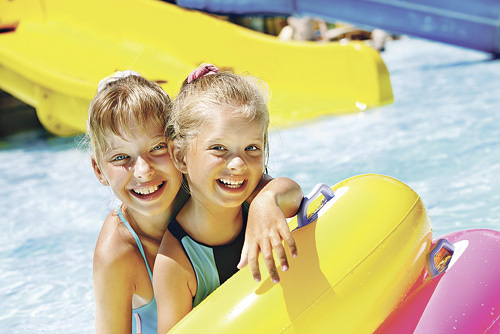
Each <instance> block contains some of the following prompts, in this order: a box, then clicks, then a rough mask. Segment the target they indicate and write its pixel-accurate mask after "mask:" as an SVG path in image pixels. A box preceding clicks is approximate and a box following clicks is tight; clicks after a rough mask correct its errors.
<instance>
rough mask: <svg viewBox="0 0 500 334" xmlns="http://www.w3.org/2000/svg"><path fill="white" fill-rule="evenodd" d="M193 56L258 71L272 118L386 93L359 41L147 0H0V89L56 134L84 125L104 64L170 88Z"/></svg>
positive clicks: (376, 64) (367, 102) (350, 104)
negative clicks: (290, 35)
mask: <svg viewBox="0 0 500 334" xmlns="http://www.w3.org/2000/svg"><path fill="white" fill-rule="evenodd" d="M203 62H208V63H213V64H215V65H217V66H219V67H229V68H233V69H235V70H236V71H240V72H249V73H251V74H252V75H254V76H257V77H259V78H261V79H263V80H265V81H266V82H267V83H268V84H269V87H270V91H271V100H270V103H269V109H270V113H271V122H272V125H273V126H275V127H287V126H292V125H294V124H296V123H298V122H303V121H305V120H310V119H314V118H316V117H318V116H321V115H328V114H342V113H348V112H353V111H358V110H364V109H365V108H370V107H374V106H380V105H383V104H387V103H391V102H392V100H393V95H392V89H391V84H390V79H389V73H388V71H387V68H386V66H385V64H384V62H383V61H382V59H381V58H380V56H379V54H378V53H377V52H376V51H375V50H373V49H372V48H370V47H368V46H366V45H364V44H363V43H357V42H351V43H344V44H341V43H317V42H283V41H280V40H279V39H278V38H277V37H274V36H268V35H265V34H262V33H259V32H255V31H252V30H249V29H246V28H243V27H240V26H237V25H234V24H231V23H229V22H227V21H225V20H222V19H220V18H216V17H213V16H210V15H207V14H203V13H200V12H196V11H192V10H186V9H183V8H180V7H177V6H175V5H171V4H169V3H166V2H162V1H156V0H86V1H67V0H37V1H35V0H0V89H2V90H4V91H6V92H8V93H10V94H11V95H13V96H15V97H17V98H18V99H20V100H22V101H24V102H25V103H27V104H29V105H31V106H33V107H35V108H36V110H37V115H38V117H39V119H40V121H41V123H42V124H43V125H44V126H45V127H46V129H47V130H48V131H50V132H52V133H54V134H56V135H60V136H70V135H75V134H78V133H82V132H84V131H85V120H86V117H87V107H88V104H89V102H90V100H91V99H92V97H93V96H94V94H95V91H96V88H97V84H98V82H99V80H101V79H102V78H103V77H105V76H107V75H109V74H111V73H113V72H114V71H117V70H124V69H133V70H135V71H137V72H139V73H141V74H142V75H144V76H145V77H147V78H148V79H151V80H156V81H159V82H160V83H161V86H162V87H163V89H165V91H167V93H169V94H170V95H171V96H172V97H175V95H176V93H177V91H178V89H179V86H180V83H181V82H182V80H183V79H184V78H185V77H186V76H187V75H188V74H189V72H190V71H191V70H193V69H194V68H195V67H196V66H198V65H199V64H200V63H203Z"/></svg>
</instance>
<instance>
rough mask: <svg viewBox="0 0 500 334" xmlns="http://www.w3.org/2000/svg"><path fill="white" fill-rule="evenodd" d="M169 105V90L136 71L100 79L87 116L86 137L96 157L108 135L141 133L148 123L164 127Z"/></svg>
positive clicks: (143, 132)
mask: <svg viewBox="0 0 500 334" xmlns="http://www.w3.org/2000/svg"><path fill="white" fill-rule="evenodd" d="M120 73H123V72H120ZM171 107H172V102H171V100H170V97H169V96H168V94H167V93H166V92H165V91H164V90H163V89H162V88H161V87H160V86H159V85H158V84H156V83H155V82H153V81H150V80H147V79H145V78H144V77H142V76H140V75H139V74H132V75H127V76H119V75H118V76H111V77H109V78H106V79H103V81H101V83H100V84H99V89H98V92H97V93H96V95H95V96H94V98H93V99H92V101H91V102H90V105H89V109H88V119H87V137H88V141H89V142H90V146H91V148H92V151H93V154H94V155H95V157H96V159H97V161H98V162H99V161H100V157H101V156H102V154H103V153H104V152H105V151H106V149H107V148H108V146H109V144H108V142H107V138H108V137H109V135H112V134H114V135H117V136H123V135H127V136H132V137H135V136H141V135H143V134H145V133H147V127H148V125H150V124H153V125H155V126H159V127H161V128H162V129H165V128H166V126H167V123H168V119H169V114H170V110H171ZM131 125H133V128H131ZM137 129H138V130H139V131H138V132H137Z"/></svg>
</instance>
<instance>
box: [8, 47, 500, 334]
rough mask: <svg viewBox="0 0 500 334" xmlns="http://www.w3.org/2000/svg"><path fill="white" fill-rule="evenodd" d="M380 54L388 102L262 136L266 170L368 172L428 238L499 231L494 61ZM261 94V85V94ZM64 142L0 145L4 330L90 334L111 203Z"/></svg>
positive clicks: (461, 53) (455, 54)
mask: <svg viewBox="0 0 500 334" xmlns="http://www.w3.org/2000/svg"><path fill="white" fill-rule="evenodd" d="M382 56H383V58H384V60H385V62H386V65H387V67H388V68H389V71H390V73H391V81H392V85H393V90H394V95H395V102H394V104H392V105H388V106H384V107H380V108H377V109H371V110H368V111H366V112H363V113H359V114H351V115H346V116H341V117H334V118H323V119H321V120H317V121H315V122H311V123H307V124H304V125H302V126H300V127H296V128H293V129H287V130H276V129H274V130H273V131H272V135H271V159H270V163H269V167H270V168H269V169H270V173H271V174H272V175H273V176H288V177H291V178H293V179H295V180H296V181H298V182H299V184H300V185H301V186H302V188H303V189H304V192H305V193H307V192H309V191H310V190H311V189H312V187H313V186H314V185H315V184H316V183H320V182H322V183H327V184H329V185H333V184H335V183H337V182H339V181H341V180H343V179H345V178H347V177H350V176H353V175H356V174H363V173H379V174H386V175H389V176H393V177H396V178H398V179H400V180H401V181H403V182H405V183H407V184H408V185H409V186H411V187H412V188H413V189H414V190H415V191H416V192H417V193H419V194H420V196H421V197H422V199H423V202H424V203H425V205H426V206H427V208H428V210H429V214H430V216H431V221H432V224H433V229H434V235H435V236H438V235H441V234H444V233H447V232H451V231H455V230H459V229H465V228H478V227H481V228H494V229H500V194H499V191H498V189H500V96H499V94H498V93H499V92H500V60H495V61H492V60H491V59H490V56H489V55H487V54H484V53H480V52H475V51H470V50H465V49H460V48H456V47H451V46H445V45H442V44H438V43H431V42H427V41H422V40H418V39H402V40H398V41H394V42H389V43H388V44H387V46H386V51H385V52H384V53H383V55H382ZM271 89H272V87H271ZM76 147H77V144H76V141H75V138H69V139H68V138H47V137H46V136H45V134H44V133H43V132H30V133H25V134H19V135H16V136H12V137H8V138H3V139H0V172H1V175H2V177H1V178H0V189H1V190H0V214H1V217H2V218H1V219H0V228H1V229H2V232H3V233H2V234H1V235H0V265H1V268H2V275H1V278H0V298H1V300H2V302H1V303H0V308H1V309H0V324H1V327H2V328H3V330H4V331H7V332H13V333H92V332H93V330H94V329H93V326H94V324H93V319H94V315H93V312H94V311H93V290H92V254H93V249H94V245H95V241H96V239H97V235H98V233H99V228H100V226H101V223H102V221H103V220H104V218H105V216H106V215H107V213H108V211H109V210H110V209H112V208H114V207H115V206H116V205H117V202H116V201H115V200H114V199H113V198H112V196H111V192H110V190H109V189H108V188H106V187H103V186H102V185H101V184H100V183H99V182H98V181H97V180H96V178H95V177H94V175H93V172H92V170H91V168H90V162H89V156H88V153H87V152H85V151H84V150H81V149H76Z"/></svg>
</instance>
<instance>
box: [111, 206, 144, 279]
mask: <svg viewBox="0 0 500 334" xmlns="http://www.w3.org/2000/svg"><path fill="white" fill-rule="evenodd" d="M116 212H117V213H118V217H120V220H121V221H122V223H123V225H125V227H126V228H127V229H128V230H129V232H130V234H132V236H133V237H134V239H135V243H136V244H137V247H138V248H139V252H141V254H142V258H143V259H144V263H146V268H147V269H148V274H149V279H150V280H151V284H153V273H152V272H151V269H150V268H149V264H148V260H147V259H146V253H144V249H143V248H142V243H141V240H140V239H139V236H138V235H137V233H135V231H134V229H133V228H132V226H130V224H129V222H128V221H127V219H125V216H124V215H123V213H122V210H121V207H120V206H119V207H118V209H117V210H116Z"/></svg>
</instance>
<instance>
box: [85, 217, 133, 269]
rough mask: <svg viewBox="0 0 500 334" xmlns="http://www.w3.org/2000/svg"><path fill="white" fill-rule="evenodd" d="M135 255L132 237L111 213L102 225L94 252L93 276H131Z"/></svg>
mask: <svg viewBox="0 0 500 334" xmlns="http://www.w3.org/2000/svg"><path fill="white" fill-rule="evenodd" d="M136 261H142V258H140V257H139V256H138V254H137V248H136V246H135V240H134V237H133V236H132V235H131V234H130V232H129V231H128V230H127V228H126V227H125V226H124V225H123V224H122V223H121V221H120V218H119V217H118V215H117V213H116V211H112V212H111V213H110V214H109V215H108V217H107V218H106V220H105V221H104V223H103V226H102V228H101V232H100V233H99V237H98V238H97V243H96V247H95V251H94V274H96V273H101V274H106V273H108V274H121V275H127V273H129V274H132V273H133V268H134V266H133V265H134V262H136Z"/></svg>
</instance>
